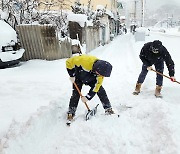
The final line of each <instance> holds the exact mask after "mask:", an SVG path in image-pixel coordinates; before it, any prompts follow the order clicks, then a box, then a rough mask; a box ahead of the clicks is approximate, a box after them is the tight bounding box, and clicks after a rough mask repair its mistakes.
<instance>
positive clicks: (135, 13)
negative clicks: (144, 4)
mask: <svg viewBox="0 0 180 154" xmlns="http://www.w3.org/2000/svg"><path fill="white" fill-rule="evenodd" d="M136 11H137V0H135V1H134V21H135V22H136V18H137V12H136Z"/></svg>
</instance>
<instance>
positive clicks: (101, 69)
mask: <svg viewBox="0 0 180 154" xmlns="http://www.w3.org/2000/svg"><path fill="white" fill-rule="evenodd" d="M93 71H94V72H96V71H97V72H98V73H99V74H100V75H102V76H105V77H110V75H111V71H112V65H111V64H110V63H109V62H107V61H104V60H97V61H96V62H95V63H94V65H93Z"/></svg>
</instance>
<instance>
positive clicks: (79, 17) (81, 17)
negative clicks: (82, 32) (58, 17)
mask: <svg viewBox="0 0 180 154" xmlns="http://www.w3.org/2000/svg"><path fill="white" fill-rule="evenodd" d="M67 20H68V21H75V22H78V23H79V25H80V26H81V27H84V26H85V22H87V16H86V15H85V14H69V15H68V16H67Z"/></svg>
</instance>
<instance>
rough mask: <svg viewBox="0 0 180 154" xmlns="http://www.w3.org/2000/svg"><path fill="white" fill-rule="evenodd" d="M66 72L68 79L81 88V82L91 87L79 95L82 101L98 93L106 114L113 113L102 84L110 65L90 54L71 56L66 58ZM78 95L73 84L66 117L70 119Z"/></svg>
mask: <svg viewBox="0 0 180 154" xmlns="http://www.w3.org/2000/svg"><path fill="white" fill-rule="evenodd" d="M66 68H67V72H68V74H69V76H70V81H71V82H72V83H74V82H75V83H76V84H77V86H78V88H79V89H80V90H81V89H82V86H83V84H85V85H89V86H90V87H91V88H90V90H89V92H88V94H87V95H86V96H83V97H81V100H82V102H87V101H89V100H91V99H92V98H93V97H94V96H95V94H97V95H98V97H99V99H100V101H101V103H102V105H103V108H104V109H105V113H106V114H114V111H113V110H112V107H111V103H110V101H109V99H108V96H107V94H106V91H105V89H104V88H103V86H102V83H103V79H104V77H110V75H111V71H112V65H111V64H110V63H109V62H107V61H104V60H100V59H98V58H97V57H95V56H91V55H79V56H73V57H71V58H69V59H67V60H66ZM79 99H80V95H79V93H78V91H77V89H76V88H75V86H74V84H73V91H72V96H71V98H70V102H69V110H68V112H67V114H68V116H67V119H69V120H72V119H73V117H74V116H75V112H76V109H77V106H78V102H79Z"/></svg>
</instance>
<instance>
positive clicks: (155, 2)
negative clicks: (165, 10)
mask: <svg viewBox="0 0 180 154" xmlns="http://www.w3.org/2000/svg"><path fill="white" fill-rule="evenodd" d="M145 1H146V4H147V5H146V6H147V7H148V5H149V7H148V9H149V10H150V9H151V8H152V9H155V8H159V7H160V6H162V5H165V4H173V3H176V4H178V5H179V6H180V1H179V0H145Z"/></svg>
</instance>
